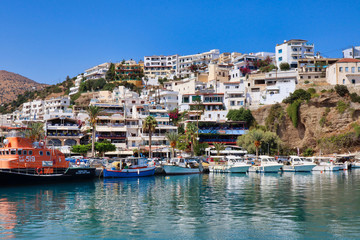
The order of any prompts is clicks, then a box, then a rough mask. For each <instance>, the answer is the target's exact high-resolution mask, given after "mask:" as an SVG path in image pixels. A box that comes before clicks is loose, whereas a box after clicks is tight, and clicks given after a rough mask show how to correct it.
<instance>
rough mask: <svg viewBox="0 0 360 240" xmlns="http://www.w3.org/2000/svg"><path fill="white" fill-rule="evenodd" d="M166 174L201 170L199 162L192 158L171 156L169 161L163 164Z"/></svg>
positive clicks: (182, 173)
mask: <svg viewBox="0 0 360 240" xmlns="http://www.w3.org/2000/svg"><path fill="white" fill-rule="evenodd" d="M163 168H164V171H165V174H166V175H184V174H196V173H202V172H203V166H202V163H201V162H199V163H198V162H197V161H196V159H194V158H182V157H179V158H172V159H171V160H170V162H169V163H166V164H163Z"/></svg>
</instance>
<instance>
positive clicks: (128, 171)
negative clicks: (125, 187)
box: [103, 157, 155, 178]
mask: <svg viewBox="0 0 360 240" xmlns="http://www.w3.org/2000/svg"><path fill="white" fill-rule="evenodd" d="M154 174H155V166H154V165H153V166H149V164H148V162H147V159H146V158H134V157H132V158H126V159H123V160H121V161H116V162H113V163H112V164H111V166H110V167H108V168H104V170H103V177H104V178H134V177H135V178H136V177H148V176H154Z"/></svg>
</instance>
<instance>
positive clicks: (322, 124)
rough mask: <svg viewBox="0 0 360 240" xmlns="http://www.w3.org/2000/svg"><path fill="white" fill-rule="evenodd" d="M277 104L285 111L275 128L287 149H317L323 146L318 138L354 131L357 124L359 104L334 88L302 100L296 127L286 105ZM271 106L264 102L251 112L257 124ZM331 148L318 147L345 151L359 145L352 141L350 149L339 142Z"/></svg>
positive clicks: (262, 119) (267, 114)
mask: <svg viewBox="0 0 360 240" xmlns="http://www.w3.org/2000/svg"><path fill="white" fill-rule="evenodd" d="M339 103H340V104H339ZM280 106H281V107H282V110H283V111H284V112H283V115H282V119H281V120H280V121H279V125H278V127H277V129H276V130H275V131H276V132H277V134H278V135H279V136H280V138H281V139H282V141H283V142H284V143H285V144H286V145H288V147H289V148H290V149H295V148H297V147H299V148H300V149H302V150H303V149H305V148H307V147H311V148H313V149H314V150H316V151H320V149H321V148H326V147H324V146H320V144H319V140H321V139H324V138H331V137H332V136H338V135H341V134H346V133H349V132H353V131H354V123H357V124H359V125H360V120H359V117H360V104H359V103H354V102H351V101H350V98H349V97H340V96H338V95H337V94H336V93H335V92H326V93H321V94H320V95H319V96H317V97H313V98H312V99H311V100H309V101H308V102H307V103H306V102H303V103H302V104H301V106H300V108H299V112H298V116H299V120H298V126H297V128H295V127H294V126H293V123H292V121H291V119H290V118H289V116H288V114H287V113H286V108H287V106H288V105H287V104H284V103H281V104H280ZM271 107H272V106H265V107H262V108H260V109H258V110H256V111H253V112H252V113H253V116H254V117H255V119H256V121H257V123H258V124H260V125H266V118H267V117H268V116H269V113H270V111H271ZM268 124H269V123H268ZM270 124H272V123H270ZM343 141H346V139H345V140H343ZM329 148H330V147H329ZM331 148H332V149H321V151H322V152H331V151H337V152H339V151H341V152H347V151H353V150H360V145H358V144H352V145H351V147H349V149H340V146H339V149H338V150H336V149H334V148H336V146H335V147H334V146H331Z"/></svg>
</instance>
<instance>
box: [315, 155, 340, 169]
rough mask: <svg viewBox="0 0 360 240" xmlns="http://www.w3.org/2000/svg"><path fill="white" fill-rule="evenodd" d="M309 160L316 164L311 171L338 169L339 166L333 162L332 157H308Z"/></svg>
mask: <svg viewBox="0 0 360 240" xmlns="http://www.w3.org/2000/svg"><path fill="white" fill-rule="evenodd" d="M308 159H309V160H310V161H312V162H313V163H315V164H316V166H315V167H314V168H313V171H339V170H340V168H341V166H340V165H338V164H335V162H334V158H332V157H310V158H308Z"/></svg>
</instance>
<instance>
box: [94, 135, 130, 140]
mask: <svg viewBox="0 0 360 240" xmlns="http://www.w3.org/2000/svg"><path fill="white" fill-rule="evenodd" d="M96 136H97V137H98V138H99V139H126V135H125V134H97V135H96Z"/></svg>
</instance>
